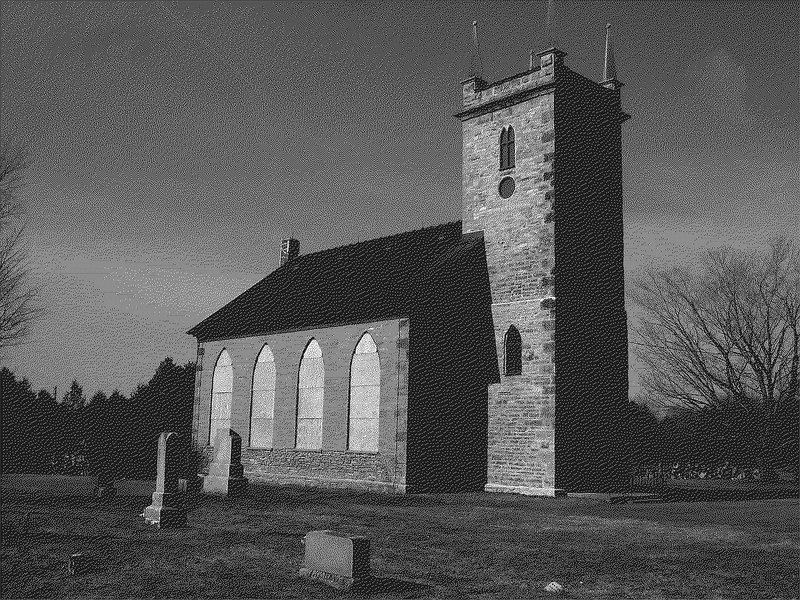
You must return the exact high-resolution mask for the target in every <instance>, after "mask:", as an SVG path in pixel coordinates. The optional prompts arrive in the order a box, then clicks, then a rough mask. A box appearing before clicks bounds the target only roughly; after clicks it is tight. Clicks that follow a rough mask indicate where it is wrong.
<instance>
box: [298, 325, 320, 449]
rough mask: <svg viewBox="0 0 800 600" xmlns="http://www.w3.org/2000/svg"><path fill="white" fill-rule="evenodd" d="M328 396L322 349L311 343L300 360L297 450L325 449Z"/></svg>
mask: <svg viewBox="0 0 800 600" xmlns="http://www.w3.org/2000/svg"><path fill="white" fill-rule="evenodd" d="M324 395H325V365H324V363H323V362H322V348H320V347H319V344H318V343H317V340H313V339H312V340H311V341H310V342H309V343H308V346H306V349H305V352H303V358H302V359H301V360H300V375H299V378H298V382H297V437H296V441H295V446H296V447H297V448H303V449H306V450H319V449H320V448H322V402H323V398H324Z"/></svg>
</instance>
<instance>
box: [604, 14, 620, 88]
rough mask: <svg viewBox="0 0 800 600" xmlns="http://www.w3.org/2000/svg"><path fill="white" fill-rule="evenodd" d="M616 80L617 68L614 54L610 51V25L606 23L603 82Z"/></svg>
mask: <svg viewBox="0 0 800 600" xmlns="http://www.w3.org/2000/svg"><path fill="white" fill-rule="evenodd" d="M616 78H617V67H616V65H615V64H614V52H613V50H612V49H611V23H606V60H605V63H604V64H603V81H611V80H612V79H616Z"/></svg>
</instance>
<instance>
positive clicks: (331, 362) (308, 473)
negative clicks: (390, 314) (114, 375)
mask: <svg viewBox="0 0 800 600" xmlns="http://www.w3.org/2000/svg"><path fill="white" fill-rule="evenodd" d="M364 332H369V333H370V335H372V337H373V339H374V340H375V343H376V345H377V347H378V355H379V357H380V365H381V391H380V416H379V433H378V452H377V453H375V452H356V451H350V450H347V419H348V399H349V385H350V360H351V358H352V355H353V351H354V349H355V347H356V344H357V343H358V341H359V339H360V338H361V336H362V334H363V333H364ZM311 338H315V339H316V340H317V342H318V343H319V344H320V346H321V348H322V352H323V360H324V365H325V395H324V404H323V424H322V428H323V429H322V449H321V450H297V449H295V448H294V444H295V427H296V411H297V383H298V370H299V367H300V359H301V357H302V354H303V350H304V349H305V347H306V344H307V343H308V341H309V340H310V339H311ZM264 344H269V346H270V349H271V350H272V353H273V355H274V357H275V371H276V382H275V388H276V389H275V412H274V417H275V425H274V437H273V448H272V449H263V448H251V447H250V445H249V438H250V435H249V433H250V406H251V394H252V379H253V369H254V367H255V361H256V358H257V356H258V354H259V352H260V351H261V348H262V347H263V346H264ZM407 347H408V321H407V319H400V320H390V321H380V322H373V323H363V324H356V325H344V326H337V327H330V328H318V329H309V330H303V331H293V332H286V333H278V334H270V335H266V336H257V337H248V338H240V339H233V340H219V341H210V342H206V343H204V344H201V345H200V346H199V356H198V358H199V359H200V362H199V363H198V364H202V370H200V371H198V375H197V383H196V385H197V387H196V390H195V414H194V427H193V432H192V439H193V443H194V445H195V446H196V447H198V448H200V449H201V450H207V449H208V442H209V440H208V435H209V419H210V409H211V383H212V377H213V371H214V365H215V363H216V360H217V357H218V356H219V353H220V352H221V351H222V350H223V348H224V349H227V351H228V352H229V353H230V356H231V360H232V363H233V374H234V382H233V405H232V410H231V428H232V429H233V430H234V431H236V432H237V433H239V434H240V435H241V436H242V463H243V464H244V469H245V476H246V477H249V478H250V479H252V480H253V481H270V482H276V483H289V482H292V483H300V484H309V485H317V486H336V487H351V488H369V489H376V490H383V491H395V492H404V491H405V477H406V447H405V445H406V441H405V440H406V431H405V423H406V414H405V413H406V410H407V403H408V393H407V386H408V358H407Z"/></svg>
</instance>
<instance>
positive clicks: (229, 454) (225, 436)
mask: <svg viewBox="0 0 800 600" xmlns="http://www.w3.org/2000/svg"><path fill="white" fill-rule="evenodd" d="M246 492H247V478H246V477H244V467H243V466H242V437H241V436H240V435H239V434H238V433H236V432H235V431H233V430H232V429H221V430H219V431H217V439H216V444H215V445H214V456H213V458H212V459H211V464H209V465H208V475H206V476H205V477H204V478H203V493H204V494H225V495H227V496H228V497H230V498H233V497H236V496H243V495H244V494H245V493H246Z"/></svg>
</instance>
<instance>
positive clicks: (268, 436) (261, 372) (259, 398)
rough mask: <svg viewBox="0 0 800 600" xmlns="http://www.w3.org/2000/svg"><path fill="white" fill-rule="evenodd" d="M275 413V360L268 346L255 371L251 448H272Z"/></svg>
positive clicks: (251, 409)
mask: <svg viewBox="0 0 800 600" xmlns="http://www.w3.org/2000/svg"><path fill="white" fill-rule="evenodd" d="M274 411H275V358H274V357H273V356H272V351H271V350H270V349H269V346H267V345H266V344H265V345H264V347H263V348H262V349H261V352H259V353H258V359H257V360H256V366H255V368H254V369H253V403H252V405H251V406H250V446H251V447H252V448H272V423H273V414H274Z"/></svg>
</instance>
